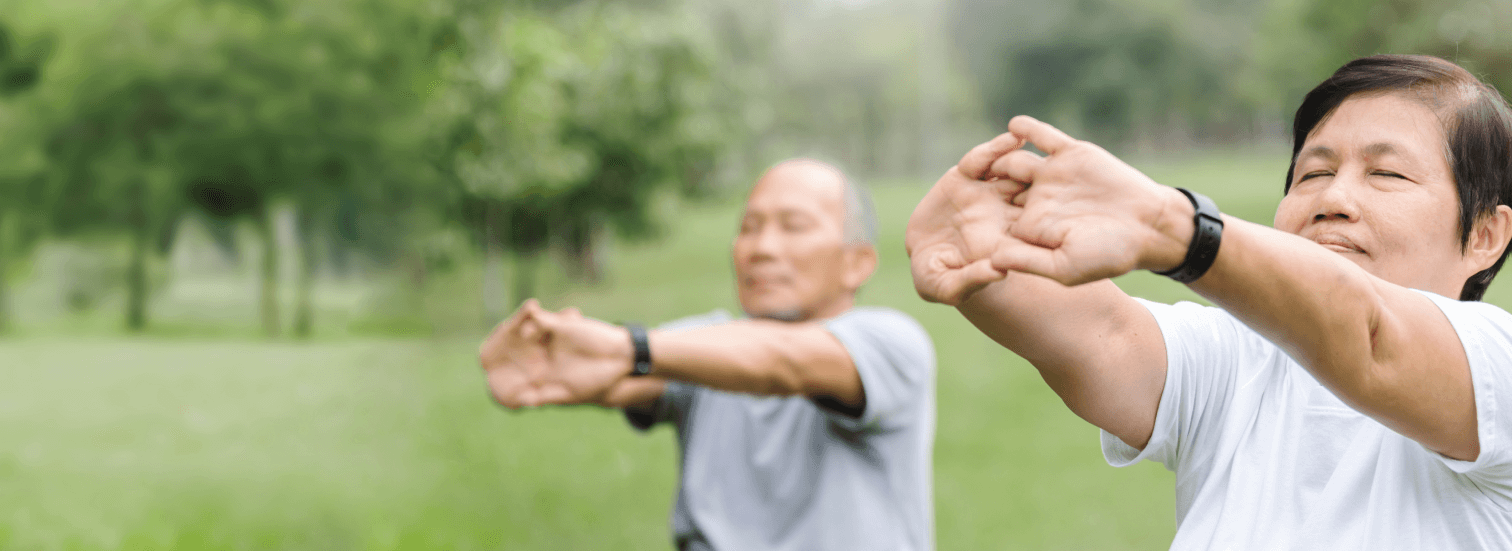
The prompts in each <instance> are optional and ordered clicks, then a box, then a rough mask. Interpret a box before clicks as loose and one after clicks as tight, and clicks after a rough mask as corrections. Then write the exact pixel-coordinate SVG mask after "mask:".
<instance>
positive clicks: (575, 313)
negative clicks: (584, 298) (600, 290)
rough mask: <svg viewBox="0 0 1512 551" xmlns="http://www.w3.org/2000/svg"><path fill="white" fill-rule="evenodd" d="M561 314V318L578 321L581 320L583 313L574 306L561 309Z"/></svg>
mask: <svg viewBox="0 0 1512 551" xmlns="http://www.w3.org/2000/svg"><path fill="white" fill-rule="evenodd" d="M561 313H562V317H564V318H567V319H569V320H580V319H583V311H582V310H578V308H577V307H576V306H568V307H566V308H563V309H562V312H561Z"/></svg>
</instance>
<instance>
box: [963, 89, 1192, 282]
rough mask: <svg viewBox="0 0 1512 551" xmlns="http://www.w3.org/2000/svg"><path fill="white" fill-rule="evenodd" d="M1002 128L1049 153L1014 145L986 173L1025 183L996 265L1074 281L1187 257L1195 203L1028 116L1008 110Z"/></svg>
mask: <svg viewBox="0 0 1512 551" xmlns="http://www.w3.org/2000/svg"><path fill="white" fill-rule="evenodd" d="M1008 131H1009V133H1011V134H1012V135H1014V136H1017V137H1018V138H1019V139H1022V140H1024V141H1026V142H1028V143H1032V144H1034V145H1035V146H1036V147H1038V148H1039V149H1040V150H1041V151H1044V152H1045V153H1046V154H1047V156H1045V157H1040V156H1038V155H1035V154H1034V153H1031V152H1029V151H1026V150H1023V149H1015V150H1013V151H1009V152H1006V153H1005V154H1004V155H1002V156H1000V157H998V158H997V159H996V160H994V161H993V163H992V165H991V167H990V168H989V169H988V170H987V171H986V173H985V174H984V175H985V176H986V177H996V178H1007V179H1010V180H1013V181H1018V182H1024V183H1026V184H1028V188H1027V189H1025V190H1023V191H1022V192H1020V193H1018V194H1017V196H1016V197H1014V198H1013V202H1014V203H1016V204H1022V205H1023V208H1022V210H1021V211H1020V212H1017V213H1015V214H1016V215H1015V216H1011V217H1010V218H1011V223H1009V224H1008V228H1007V229H1008V235H1009V236H1010V237H1011V238H1012V239H1007V240H1004V241H1003V245H1002V246H1001V247H999V248H998V249H997V250H996V251H995V253H994V254H993V256H992V262H991V263H992V266H993V267H994V268H995V269H998V270H1003V271H1009V270H1011V271H1019V272H1025V273H1031V274H1036V275H1040V276H1044V277H1047V278H1050V279H1053V280H1055V281H1058V282H1060V283H1061V284H1064V285H1078V284H1082V283H1087V282H1091V281H1097V280H1101V279H1108V278H1111V277H1116V276H1119V275H1123V274H1125V273H1128V272H1130V271H1133V270H1136V269H1150V270H1167V269H1170V268H1174V267H1176V266H1178V265H1180V264H1181V263H1182V261H1183V260H1184V259H1185V258H1186V251H1187V247H1188V244H1189V243H1190V241H1191V237H1192V215H1193V209H1192V206H1191V203H1190V201H1188V200H1187V199H1186V197H1185V196H1184V195H1182V194H1181V192H1179V191H1176V190H1175V189H1174V188H1170V187H1166V186H1163V185H1160V184H1157V183H1155V182H1154V181H1153V180H1150V178H1149V177H1147V176H1145V175H1144V174H1142V173H1140V172H1139V171H1138V170H1135V169H1134V168H1133V167H1131V166H1129V165H1128V164H1125V163H1124V162H1123V161H1120V160H1119V159H1118V158H1117V157H1114V156H1113V155H1112V154H1110V153H1108V152H1107V151H1106V150H1104V149H1102V148H1101V147H1098V146H1096V145H1094V144H1091V143H1088V142H1083V141H1079V140H1075V139H1072V138H1071V137H1070V136H1067V135H1066V134H1065V133H1063V132H1061V131H1060V130H1058V129H1056V128H1055V127H1053V126H1050V125H1049V124H1045V123H1043V122H1040V121H1038V120H1035V119H1033V118H1030V117H1026V116H1018V117H1014V118H1013V120H1012V121H1011V122H1009V124H1008Z"/></svg>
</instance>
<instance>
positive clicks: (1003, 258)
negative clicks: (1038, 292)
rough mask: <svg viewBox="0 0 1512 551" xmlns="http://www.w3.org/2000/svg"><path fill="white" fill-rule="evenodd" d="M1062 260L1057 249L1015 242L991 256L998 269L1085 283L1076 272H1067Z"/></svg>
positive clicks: (1072, 283) (1064, 282) (1074, 283)
mask: <svg viewBox="0 0 1512 551" xmlns="http://www.w3.org/2000/svg"><path fill="white" fill-rule="evenodd" d="M1063 260H1064V259H1063V254H1062V252H1061V251H1060V250H1059V249H1049V248H1045V247H1039V246H1035V245H1032V244H1029V243H1015V244H1012V245H1009V246H1006V247H1003V248H1001V249H999V250H998V252H997V253H996V254H994V255H993V257H992V264H993V266H995V267H997V268H999V269H1004V270H1009V271H1014V272H1022V273H1026V274H1034V275H1037V276H1041V277H1047V278H1050V279H1053V280H1055V281H1058V282H1060V283H1061V284H1062V285H1067V286H1070V285H1077V284H1081V283H1086V282H1085V281H1081V280H1079V279H1078V274H1072V273H1068V272H1067V271H1066V270H1065V268H1064V266H1065V262H1063Z"/></svg>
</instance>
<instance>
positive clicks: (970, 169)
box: [956, 132, 1024, 180]
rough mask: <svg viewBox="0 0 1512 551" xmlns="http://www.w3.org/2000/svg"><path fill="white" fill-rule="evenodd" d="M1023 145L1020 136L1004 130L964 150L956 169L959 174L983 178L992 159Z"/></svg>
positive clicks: (978, 178) (972, 177)
mask: <svg viewBox="0 0 1512 551" xmlns="http://www.w3.org/2000/svg"><path fill="white" fill-rule="evenodd" d="M1023 145H1024V140H1023V137H1022V136H1018V135H1014V134H1013V133H1010V132H1004V133H1002V134H999V135H998V136H997V137H996V138H993V139H991V140H989V141H987V142H986V143H983V144H980V145H978V146H976V147H973V148H971V151H968V152H966V156H965V157H961V163H960V164H958V165H956V170H959V171H961V174H965V175H966V177H967V178H971V179H973V180H985V179H987V169H988V168H989V167H991V166H992V162H993V161H995V160H997V158H998V157H1002V156H1003V154H1005V153H1008V152H1009V151H1013V150H1015V149H1018V148H1020V147H1023Z"/></svg>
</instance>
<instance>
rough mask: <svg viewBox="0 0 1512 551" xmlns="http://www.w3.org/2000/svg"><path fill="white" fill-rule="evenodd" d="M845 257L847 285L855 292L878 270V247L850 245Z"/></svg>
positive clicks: (845, 281)
mask: <svg viewBox="0 0 1512 551" xmlns="http://www.w3.org/2000/svg"><path fill="white" fill-rule="evenodd" d="M845 259H846V260H845V280H844V283H845V287H846V288H848V289H850V290H851V291H852V292H854V291H855V290H856V289H860V288H861V285H862V284H864V283H866V280H868V279H871V276H872V272H875V271H877V249H876V248H875V247H872V246H871V245H861V246H856V247H850V248H849V249H848V250H847V251H845Z"/></svg>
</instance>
